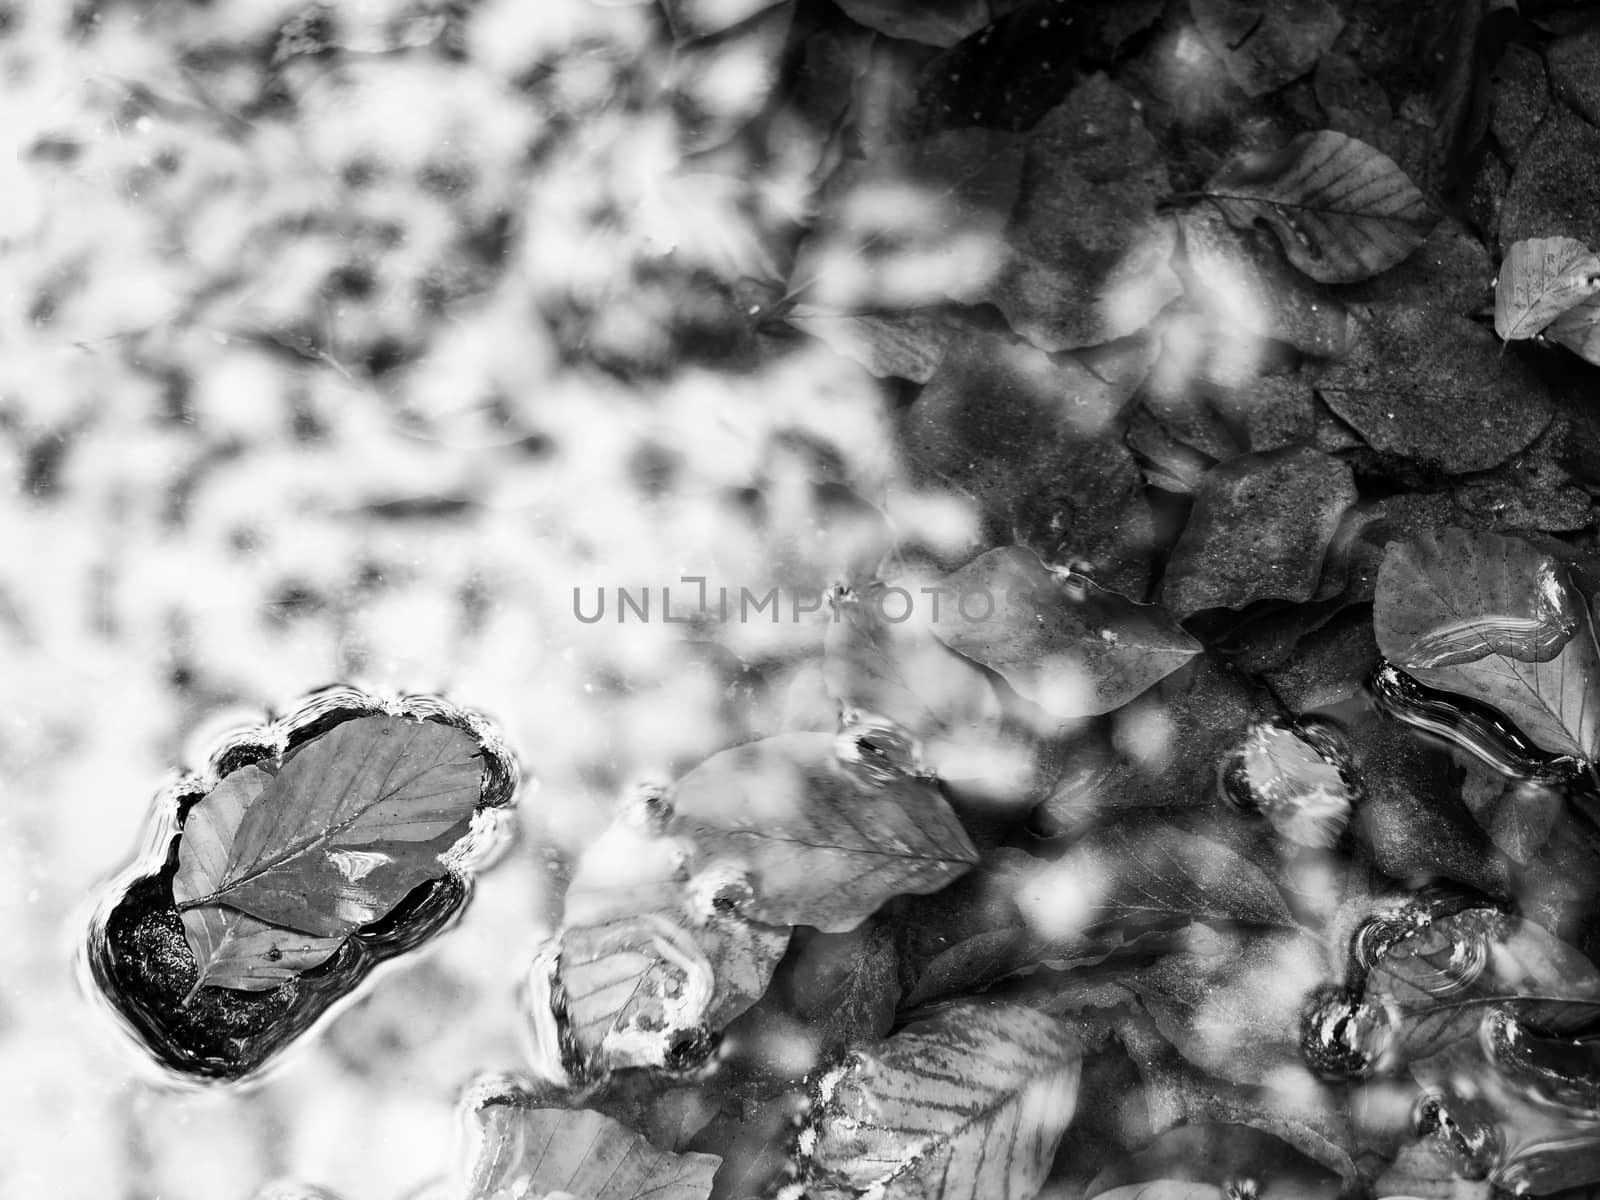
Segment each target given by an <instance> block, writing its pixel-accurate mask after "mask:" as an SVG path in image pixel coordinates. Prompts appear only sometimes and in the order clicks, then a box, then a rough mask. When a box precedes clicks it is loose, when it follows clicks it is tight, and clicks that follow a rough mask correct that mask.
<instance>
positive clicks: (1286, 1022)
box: [1127, 929, 1329, 1084]
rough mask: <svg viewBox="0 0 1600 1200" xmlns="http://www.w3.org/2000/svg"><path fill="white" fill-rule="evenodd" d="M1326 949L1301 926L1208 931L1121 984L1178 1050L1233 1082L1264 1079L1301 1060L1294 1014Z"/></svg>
mask: <svg viewBox="0 0 1600 1200" xmlns="http://www.w3.org/2000/svg"><path fill="white" fill-rule="evenodd" d="M1326 959H1327V956H1326V954H1325V952H1324V951H1323V950H1322V948H1321V947H1320V946H1319V945H1318V944H1317V943H1316V941H1315V940H1314V939H1313V938H1311V937H1310V936H1309V935H1307V934H1305V933H1303V932H1302V931H1300V930H1298V929H1296V930H1267V931H1259V932H1252V933H1250V934H1248V935H1244V936H1232V937H1225V938H1217V939H1213V941H1212V944H1208V945H1205V946H1203V947H1202V949H1200V950H1198V951H1190V952H1185V951H1179V952H1177V953H1174V954H1168V955H1166V956H1165V957H1163V958H1161V959H1159V960H1158V961H1157V962H1156V963H1154V964H1153V965H1152V966H1150V967H1148V968H1146V969H1143V970H1139V971H1134V972H1132V973H1130V975H1129V977H1128V980H1127V986H1128V987H1129V988H1131V989H1132V990H1133V991H1134V992H1135V993H1136V994H1137V995H1138V996H1139V998H1140V999H1141V1000H1143V1001H1144V1005H1145V1008H1146V1009H1147V1010H1148V1011H1149V1013H1150V1015H1151V1017H1153V1018H1154V1020H1155V1023H1156V1027H1157V1028H1158V1029H1160V1030H1161V1032H1162V1033H1163V1034H1164V1035H1165V1036H1166V1038H1167V1039H1168V1040H1169V1041H1170V1042H1171V1043H1172V1045H1173V1046H1174V1048H1176V1049H1177V1051H1178V1053H1180V1054H1182V1055H1183V1056H1184V1057H1185V1058H1186V1059H1188V1060H1189V1061H1190V1062H1192V1063H1194V1064H1195V1065H1196V1066H1197V1067H1199V1068H1200V1069H1201V1070H1203V1071H1207V1072H1209V1073H1211V1074H1212V1075H1216V1076H1218V1077H1220V1078H1222V1079H1229V1080H1232V1081H1234V1082H1235V1083H1247V1084H1264V1083H1268V1082H1270V1081H1271V1080H1272V1079H1273V1078H1274V1076H1277V1075H1279V1074H1280V1073H1282V1072H1283V1071H1284V1070H1285V1069H1286V1068H1287V1069H1289V1070H1298V1069H1300V1068H1301V1067H1302V1065H1303V1064H1302V1061H1301V1055H1300V1016H1301V1012H1302V1010H1303V1009H1304V1007H1305V999H1306V995H1307V994H1308V993H1309V992H1311V991H1312V989H1314V988H1315V987H1316V986H1317V985H1318V984H1320V983H1322V982H1324V980H1325V979H1326V976H1327V972H1328V966H1329V964H1328V962H1327V961H1326Z"/></svg>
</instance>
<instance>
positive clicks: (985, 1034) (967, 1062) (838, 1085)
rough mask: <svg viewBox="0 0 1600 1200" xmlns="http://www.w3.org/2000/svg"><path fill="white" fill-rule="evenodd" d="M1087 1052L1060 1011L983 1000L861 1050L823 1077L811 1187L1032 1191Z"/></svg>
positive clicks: (907, 1197)
mask: <svg viewBox="0 0 1600 1200" xmlns="http://www.w3.org/2000/svg"><path fill="white" fill-rule="evenodd" d="M1082 1058H1083V1050H1082V1047H1081V1046H1080V1044H1079V1043H1078V1041H1077V1039H1075V1038H1074V1037H1073V1036H1072V1035H1071V1034H1070V1033H1069V1032H1068V1031H1067V1029H1066V1027H1065V1026H1063V1025H1061V1024H1060V1023H1058V1022H1056V1021H1054V1020H1052V1019H1051V1018H1049V1017H1046V1016H1042V1015H1040V1014H1039V1013H1036V1012H1033V1011H1031V1010H1029V1009H1025V1008H1019V1007H1016V1006H1010V1005H993V1006H988V1005H981V1004H976V1003H965V1004H958V1005H955V1006H953V1007H951V1008H948V1009H945V1010H944V1011H942V1012H940V1013H939V1014H938V1015H936V1016H934V1017H930V1018H929V1019H927V1020H925V1021H921V1022H918V1023H916V1024H914V1025H911V1026H908V1027H907V1028H906V1029H904V1030H902V1031H901V1032H900V1033H898V1034H896V1035H895V1036H894V1037H892V1038H890V1039H889V1040H888V1041H885V1042H880V1043H878V1044H877V1045H876V1046H872V1047H869V1048H865V1049H862V1050H858V1051H856V1052H854V1053H852V1054H851V1055H850V1056H849V1057H848V1058H846V1059H845V1062H844V1064H843V1066H842V1067H840V1068H839V1069H838V1070H836V1071H832V1072H829V1073H828V1074H826V1075H824V1076H823V1077H822V1078H821V1079H820V1080H819V1082H818V1084H817V1088H816V1095H815V1098H814V1102H813V1107H812V1111H811V1116H810V1120H809V1126H808V1129H807V1131H806V1132H805V1133H803V1134H802V1135H801V1157H800V1168H801V1172H802V1178H803V1179H804V1181H805V1185H806V1193H807V1195H809V1196H811V1197H814V1200H844V1198H846V1197H851V1198H853V1197H856V1196H859V1195H861V1194H862V1193H863V1192H867V1191H871V1192H873V1194H875V1195H878V1196H881V1197H882V1198H883V1200H935V1198H937V1200H1030V1198H1031V1197H1032V1196H1034V1195H1035V1194H1036V1193H1037V1191H1038V1189H1039V1186H1040V1184H1042V1183H1043V1182H1044V1178H1045V1175H1046V1173H1047V1172H1048V1170H1049V1168H1050V1161H1051V1159H1052V1158H1053V1157H1054V1155H1055V1151H1056V1145H1057V1143H1058V1142H1059V1141H1060V1140H1061V1135H1062V1132H1063V1131H1064V1130H1065V1129H1066V1127H1067V1123H1068V1122H1069V1121H1070V1120H1071V1119H1072V1113H1073V1109H1074V1108H1075V1107H1076V1104H1077V1098H1078V1079H1079V1074H1080V1070H1081V1064H1082Z"/></svg>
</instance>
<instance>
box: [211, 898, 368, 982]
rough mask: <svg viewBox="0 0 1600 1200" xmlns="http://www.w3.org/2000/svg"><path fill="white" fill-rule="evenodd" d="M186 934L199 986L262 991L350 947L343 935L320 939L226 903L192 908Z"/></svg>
mask: <svg viewBox="0 0 1600 1200" xmlns="http://www.w3.org/2000/svg"><path fill="white" fill-rule="evenodd" d="M183 932H184V935H185V937H186V938H187V940H188V942H189V949H190V950H191V951H193V952H194V961H195V966H196V967H197V969H198V973H197V975H196V977H195V984H194V986H195V987H196V988H199V987H201V986H202V985H204V986H206V987H225V988H238V989H240V990H242V991H246V992H261V991H266V990H268V989H270V988H275V987H277V986H279V985H280V984H283V983H287V982H288V981H289V980H291V979H293V978H295V977H296V976H297V975H299V974H300V973H301V972H302V971H309V970H310V969H311V968H312V967H317V966H321V965H322V964H323V963H325V962H327V961H328V959H330V958H332V957H333V956H334V954H335V953H336V952H337V951H338V949H339V947H340V946H342V945H344V942H345V939H344V937H343V936H336V937H317V936H315V935H313V934H309V933H297V932H295V931H294V930H293V929H283V928H280V927H279V926H277V925H269V924H267V923H266V922H265V921H261V920H257V919H256V918H255V917H252V916H250V915H248V914H247V913H242V912H239V911H238V910H237V909H232V908H223V907H221V906H220V905H217V906H213V905H205V906H203V907H200V908H191V909H188V910H186V911H185V912H184V914H183Z"/></svg>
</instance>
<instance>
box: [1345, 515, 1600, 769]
mask: <svg viewBox="0 0 1600 1200" xmlns="http://www.w3.org/2000/svg"><path fill="white" fill-rule="evenodd" d="M1373 624H1374V628H1375V630H1376V632H1377V635H1378V648H1379V649H1380V650H1382V651H1383V653H1384V655H1385V657H1387V658H1389V659H1390V660H1391V661H1392V662H1393V663H1394V664H1395V665H1396V666H1398V667H1400V668H1401V669H1403V670H1404V671H1406V672H1407V673H1408V674H1410V675H1412V676H1414V677H1415V678H1416V679H1417V680H1418V681H1419V682H1420V683H1422V684H1424V685H1425V686H1427V687H1431V688H1437V689H1439V690H1441V691H1446V692H1455V693H1458V694H1460V695H1464V696H1467V697H1470V698H1471V699H1474V700H1478V701H1481V702H1483V703H1484V704H1487V705H1489V706H1490V707H1492V708H1495V709H1497V710H1499V711H1500V712H1502V713H1504V714H1505V715H1506V716H1507V717H1509V718H1510V719H1511V720H1512V721H1513V722H1515V723H1516V725H1517V726H1518V727H1519V728H1520V729H1521V730H1522V732H1523V733H1525V734H1526V735H1527V736H1528V737H1530V738H1532V739H1533V741H1534V742H1536V743H1537V744H1538V745H1539V746H1541V747H1543V748H1544V749H1546V750H1548V751H1551V752H1552V753H1555V754H1568V755H1573V756H1575V757H1577V758H1582V759H1585V760H1593V759H1594V758H1595V757H1596V756H1597V755H1600V704H1597V703H1596V702H1595V696H1594V681H1595V680H1596V679H1597V678H1600V648H1597V646H1596V643H1595V635H1594V628H1593V625H1592V622H1591V619H1590V617H1589V613H1588V609H1587V607H1586V605H1585V604H1584V602H1583V599H1582V597H1581V596H1579V595H1577V593H1576V589H1575V588H1574V586H1573V584H1572V582H1571V580H1570V579H1569V578H1568V577H1567V573H1566V570H1565V568H1564V567H1563V566H1562V565H1561V564H1559V563H1557V562H1555V561H1554V560H1553V559H1551V558H1550V557H1549V556H1548V555H1546V554H1544V553H1543V552H1541V551H1539V550H1537V549H1536V548H1534V547H1533V546H1532V545H1530V544H1529V543H1527V542H1525V541H1522V540H1521V539H1518V538H1507V537H1501V536H1499V535H1497V534H1490V533H1478V534H1474V533H1468V532H1466V531H1465V530H1461V529H1446V530H1444V531H1443V532H1442V533H1439V534H1436V535H1421V536H1419V537H1416V538H1412V539H1409V540H1407V541H1403V542H1394V543H1391V544H1390V546H1389V548H1388V551H1387V552H1386V553H1385V555H1384V559H1383V565H1382V567H1381V568H1380V569H1379V572H1378V587H1377V596H1376V608H1375V611H1374V614H1373Z"/></svg>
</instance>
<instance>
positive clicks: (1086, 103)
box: [981, 74, 1181, 352]
mask: <svg viewBox="0 0 1600 1200" xmlns="http://www.w3.org/2000/svg"><path fill="white" fill-rule="evenodd" d="M1168 190H1169V185H1168V182H1167V174H1166V168H1165V166H1164V164H1163V162H1162V159H1161V155H1160V153H1159V151H1158V149H1157V147H1156V143H1155V139H1154V138H1152V137H1151V136H1150V132H1149V131H1148V130H1147V129H1146V128H1145V127H1144V123H1143V121H1142V119H1141V118H1140V115H1139V106H1138V104H1137V102H1136V101H1135V100H1134V98H1133V97H1132V96H1131V95H1130V94H1129V93H1128V92H1127V91H1125V90H1124V89H1122V88H1121V87H1119V86H1118V85H1117V84H1115V83H1113V82H1111V80H1110V79H1108V78H1107V77H1106V76H1105V75H1103V74H1095V75H1091V76H1089V77H1088V78H1087V79H1085V80H1083V81H1082V82H1081V83H1079V84H1078V85H1077V86H1076V87H1074V88H1073V90H1072V92H1071V93H1070V94H1069V95H1068V96H1067V98H1066V100H1065V101H1064V102H1063V103H1062V104H1060V105H1059V106H1058V107H1056V108H1055V109H1053V110H1052V111H1051V112H1050V113H1049V114H1048V115H1047V116H1045V118H1044V119H1043V120H1042V121H1040V122H1039V123H1038V124H1037V125H1036V126H1034V128H1033V129H1032V131H1031V132H1030V133H1029V135H1028V142H1027V157H1026V159H1025V161H1024V166H1023V172H1022V178H1021V184H1020V187H1019V190H1018V193H1017V203H1016V205H1015V207H1014V208H1013V210H1012V213H1011V219H1010V222H1009V223H1008V224H1007V226H1006V231H1005V258H1004V261H1003V263H1002V264H1001V266H1000V268H999V270H998V271H997V272H996V274H995V275H994V277H993V279H992V281H991V282H990V283H989V284H988V286H987V287H986V288H985V290H984V291H983V292H982V294H981V298H983V299H986V300H989V301H991V302H992V303H993V304H994V305H995V306H996V307H998V308H999V309H1000V311H1001V312H1002V313H1004V314H1005V317H1006V320H1007V321H1009V322H1010V324H1011V327H1012V328H1013V329H1015V330H1016V331H1017V332H1018V333H1020V334H1022V336H1023V337H1025V338H1027V339H1028V340H1029V341H1031V342H1032V343H1033V344H1034V345H1036V346H1038V347H1039V348H1040V349H1041V350H1047V351H1052V352H1053V351H1059V350H1068V349H1073V348H1076V347H1081V346H1090V345H1096V344H1099V343H1102V342H1109V341H1112V340H1114V339H1116V338H1120V337H1126V336H1129V335H1130V334H1134V333H1137V332H1138V331H1139V330H1141V329H1142V328H1144V326H1145V325H1146V324H1148V323H1149V321H1150V319H1151V318H1152V317H1154V316H1155V314H1156V313H1158V312H1159V311H1160V310H1161V309H1162V308H1164V307H1166V305H1167V304H1168V303H1169V302H1170V301H1172V300H1173V299H1175V298H1176V297H1177V296H1178V294H1179V291H1180V290H1181V289H1180V286H1179V283H1178V277H1177V275H1176V274H1175V273H1174V272H1173V269H1172V265H1171V258H1172V253H1173V250H1174V245H1175V243H1174V238H1173V230H1172V225H1171V222H1169V221H1166V220H1164V219H1159V218H1157V216H1156V213H1155V207H1156V203H1157V202H1158V201H1159V200H1160V199H1161V198H1162V197H1164V196H1165V195H1166V193H1167V192H1168Z"/></svg>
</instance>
